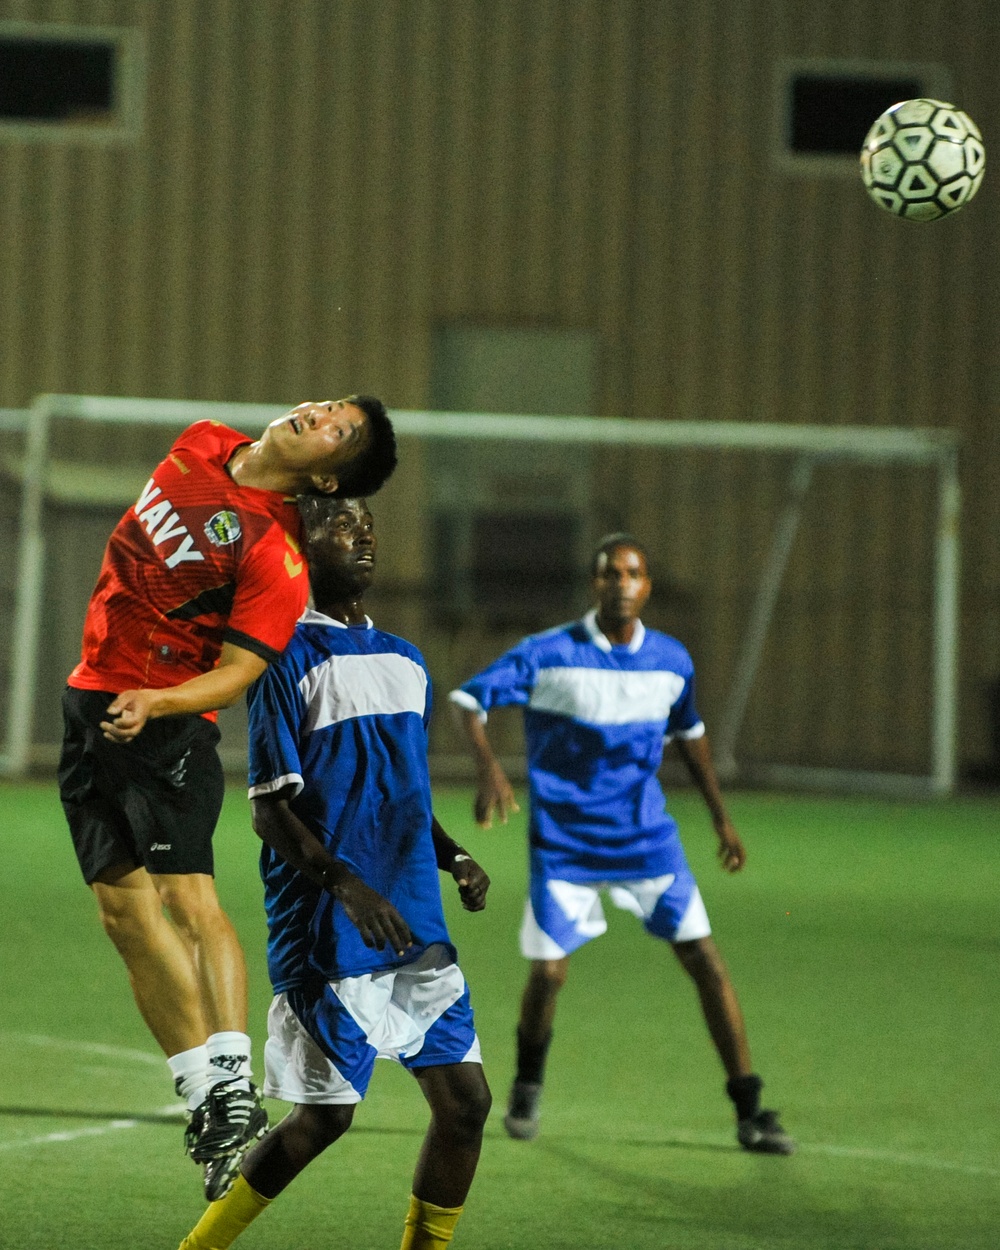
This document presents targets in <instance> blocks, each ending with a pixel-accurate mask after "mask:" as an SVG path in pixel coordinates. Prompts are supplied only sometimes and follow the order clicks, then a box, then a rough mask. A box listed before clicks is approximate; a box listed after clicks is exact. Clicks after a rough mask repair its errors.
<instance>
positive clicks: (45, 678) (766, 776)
mask: <svg viewBox="0 0 1000 1250" xmlns="http://www.w3.org/2000/svg"><path fill="white" fill-rule="evenodd" d="M281 411H282V409H280V408H278V407H275V406H271V405H257V404H222V403H193V402H185V401H174V400H171V401H167V400H154V399H122V398H106V397H98V396H72V395H44V396H40V397H39V398H38V399H37V400H36V401H35V403H34V404H33V406H32V407H31V409H29V410H27V411H26V412H24V413H10V412H8V413H6V414H5V415H4V416H3V420H0V474H2V480H3V481H4V484H5V485H4V490H3V503H2V508H3V511H4V518H5V520H6V522H7V525H8V533H14V534H16V536H17V539H16V543H13V544H10V545H9V547H8V549H7V551H6V553H5V554H4V555H3V556H2V557H0V576H2V578H3V584H4V586H5V588H6V589H5V594H4V597H3V598H4V601H3V603H2V604H0V612H2V613H3V614H4V615H5V617H6V622H5V623H6V629H5V633H6V634H7V636H8V637H9V639H10V646H9V649H8V652H7V654H6V655H5V656H4V657H3V664H4V666H5V672H4V673H3V674H2V676H3V678H4V682H3V695H2V697H0V705H2V706H0V710H2V714H3V717H4V722H5V725H6V735H5V745H4V751H3V755H2V757H0V767H2V771H3V772H4V773H6V774H8V775H18V774H22V773H24V772H26V771H27V770H29V769H30V768H38V767H45V768H48V767H51V765H52V764H53V762H54V760H55V759H56V758H57V754H58V744H59V739H60V721H59V696H60V693H61V689H62V686H63V684H64V681H65V677H66V674H67V673H68V672H69V670H70V669H71V668H72V667H73V665H74V664H75V662H76V660H77V658H78V653H79V638H80V628H81V624H82V620H83V613H84V610H85V606H86V602H87V598H88V596H89V594H90V591H91V589H92V587H93V584H94V581H95V579H96V575H97V570H98V567H99V565H100V560H101V554H102V552H103V547H104V543H105V541H106V539H107V536H108V534H109V532H110V530H111V528H112V527H113V526H114V524H115V522H116V521H117V519H118V518H119V517H120V516H121V514H122V513H123V512H124V510H125V509H126V508H127V507H129V506H131V505H132V504H133V503H134V501H135V500H136V499H137V498H138V496H139V494H140V492H141V490H142V487H143V485H144V483H145V481H146V480H147V478H148V476H149V472H150V469H151V468H152V466H153V465H154V464H155V463H156V462H157V461H158V460H159V459H160V458H161V457H162V455H163V454H164V452H165V451H166V449H167V447H168V446H169V445H170V443H171V442H172V441H173V439H174V438H175V437H176V435H177V434H178V432H179V431H180V429H182V428H183V427H184V426H186V425H188V424H190V423H191V422H193V421H198V420H202V419H205V418H208V419H212V420H219V421H224V422H225V423H227V424H229V425H232V426H235V427H236V428H238V429H241V430H244V431H246V433H248V434H250V435H256V434H257V433H259V432H260V430H262V429H263V428H264V426H265V425H266V424H267V422H268V421H270V420H272V419H273V418H274V417H275V416H277V415H279V414H280V412H281ZM0 415H2V414H0ZM392 416H393V420H394V423H395V426H396V430H397V433H398V435H399V441H400V468H399V470H398V471H397V473H396V474H395V476H394V477H393V478H392V479H391V481H390V482H389V483H388V484H387V485H386V487H385V488H384V489H383V491H382V492H381V493H380V494H379V495H378V496H377V498H376V499H375V500H374V501H373V511H374V512H375V516H376V523H377V528H378V533H379V538H380V552H379V573H378V576H377V578H376V582H375V586H374V587H373V590H372V592H371V593H370V597H369V598H370V603H369V608H370V612H371V615H372V616H373V617H374V618H375V619H376V621H377V623H378V624H379V625H380V626H381V627H383V628H386V629H390V630H392V631H394V632H397V633H401V634H403V635H405V636H407V637H409V638H411V639H412V640H413V641H415V642H416V643H417V644H418V645H419V646H420V647H421V649H422V650H423V651H424V654H425V656H426V657H427V660H428V664H429V666H430V669H431V673H432V675H433V677H434V681H435V689H436V691H437V705H438V708H439V714H438V715H437V716H436V717H435V718H434V723H433V727H432V735H431V751H432V768H433V770H434V772H435V774H436V776H438V777H439V778H445V777H456V778H457V777H459V776H461V775H463V768H464V767H465V757H464V755H463V754H462V752H461V744H460V742H459V740H458V739H457V737H456V736H455V734H454V729H453V726H452V725H451V723H450V718H449V717H448V716H446V715H443V714H442V713H441V711H440V709H441V708H442V707H443V704H444V696H445V694H446V692H447V691H448V690H449V689H450V688H452V687H453V686H455V685H457V684H459V683H460V682H461V681H463V680H465V679H466V678H467V677H468V676H470V675H471V674H472V673H473V672H475V671H476V670H477V669H478V668H480V667H482V666H483V665H484V664H486V663H487V662H489V660H491V659H493V658H494V657H495V656H496V655H497V654H499V653H500V651H502V650H503V649H505V648H506V647H507V646H509V645H511V644H512V643H513V642H514V641H515V640H516V639H517V638H519V637H521V636H522V635H524V634H526V633H529V632H533V631H536V630H539V629H544V628H547V627H549V626H551V625H554V624H557V623H559V622H561V621H564V620H567V619H570V618H571V617H572V616H574V615H576V614H578V613H580V612H582V611H583V610H584V609H585V608H586V607H587V606H588V597H587V578H586V571H587V564H588V558H589V553H590V551H591V550H592V548H593V546H594V544H595V543H596V541H597V540H598V539H599V538H600V537H601V536H602V535H604V534H605V533H607V532H608V531H617V530H629V531H631V532H633V533H634V534H636V535H637V537H639V538H640V539H641V540H642V541H643V542H644V544H645V545H646V546H647V547H648V548H649V549H650V551H651V553H652V566H653V576H654V594H653V599H652V600H651V602H650V605H649V607H648V609H647V611H646V612H645V613H644V619H645V620H646V622H647V624H650V625H653V626H655V627H657V628H661V629H664V630H665V631H666V632H668V633H671V634H674V635H675V636H677V637H679V638H680V639H681V640H682V641H683V642H684V643H685V644H686V645H687V646H688V648H689V650H690V651H691V652H692V654H693V656H694V660H695V665H696V670H697V674H698V703H699V708H700V710H701V712H702V715H703V717H704V719H705V722H706V724H707V726H708V729H709V734H710V737H711V739H712V742H713V745H714V750H715V754H716V759H717V761H718V763H719V767H720V771H721V773H722V774H723V775H724V776H725V777H726V778H728V779H735V780H743V781H747V782H751V783H754V784H766V785H775V786H801V785H806V786H816V787H826V788H832V789H854V790H866V789H867V790H873V791H886V792H895V793H900V794H914V795H916V794H934V793H937V794H940V793H946V792H948V791H949V790H950V789H951V788H952V786H953V784H954V780H955V771H956V758H955V752H956V699H957V692H956V669H957V665H956V653H957V632H958V574H959V550H958V510H959V488H958V476H957V463H956V461H957V446H956V441H955V438H954V436H953V435H952V434H951V433H950V432H948V431H940V430H905V429H896V428H886V427H860V426H816V425H791V424H787V425H786V424H771V423H746V424H744V423H720V422H686V421H669V422H666V421H639V420H627V419H617V418H590V417H540V416H512V415H506V414H482V413H476V414H469V413H454V412H413V411H398V410H397V411H394V412H393V414H392ZM221 724H222V727H223V754H224V759H225V762H226V763H227V766H230V767H232V768H233V769H236V770H238V769H239V768H241V767H242V765H243V761H244V760H245V737H246V730H245V719H244V715H243V712H242V709H230V710H229V711H227V712H225V713H223V716H222V718H221ZM496 729H497V733H498V735H499V738H500V746H501V750H502V752H503V753H504V754H505V755H506V756H507V757H509V760H510V762H511V763H512V765H513V764H514V763H515V762H516V760H517V759H518V756H519V750H520V744H521V740H520V726H519V722H518V718H517V717H512V718H510V720H509V722H508V721H507V719H506V718H501V717H498V718H497V725H496ZM466 775H467V774H466Z"/></svg>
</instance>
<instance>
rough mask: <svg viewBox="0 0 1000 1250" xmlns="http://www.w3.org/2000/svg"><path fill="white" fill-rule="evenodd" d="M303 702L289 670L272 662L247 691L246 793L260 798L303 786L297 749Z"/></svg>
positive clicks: (300, 761) (297, 789)
mask: <svg viewBox="0 0 1000 1250" xmlns="http://www.w3.org/2000/svg"><path fill="white" fill-rule="evenodd" d="M305 712H306V702H305V699H304V698H303V697H302V693H301V691H300V690H299V688H298V686H297V685H296V683H295V680H294V678H293V676H292V674H291V673H290V672H289V671H288V670H287V669H286V668H284V667H282V666H281V665H272V666H271V667H270V668H268V669H267V671H266V672H265V673H264V674H263V676H261V677H258V679H257V680H256V681H255V682H254V683H253V685H252V686H251V687H250V689H249V690H248V691H247V715H248V726H247V730H248V736H249V744H250V771H249V783H250V788H249V796H250V798H252V799H254V798H261V797H263V796H264V795H268V794H275V793H276V792H277V791H279V790H283V789H284V788H285V787H286V786H288V785H291V786H294V787H295V789H294V793H293V795H292V797H293V798H294V797H295V795H298V794H299V793H300V792H301V790H302V787H303V784H304V782H303V778H302V759H301V756H300V753H299V741H300V732H299V731H300V728H301V725H302V720H303V717H304V716H305Z"/></svg>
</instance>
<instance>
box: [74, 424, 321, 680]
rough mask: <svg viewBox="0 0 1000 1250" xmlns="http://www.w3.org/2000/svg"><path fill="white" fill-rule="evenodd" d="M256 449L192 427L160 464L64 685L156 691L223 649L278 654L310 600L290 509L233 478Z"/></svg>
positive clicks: (114, 556) (110, 565)
mask: <svg viewBox="0 0 1000 1250" xmlns="http://www.w3.org/2000/svg"><path fill="white" fill-rule="evenodd" d="M251 441H252V440H251V439H249V438H247V436H246V435H245V434H240V433H238V431H236V430H231V429H229V428H228V426H225V425H220V424H219V423H218V422H216V421H198V422H197V423H196V424H195V425H192V426H189V427H188V429H186V430H185V431H184V433H183V434H182V435H181V436H180V438H179V439H178V440H177V441H176V442H175V443H174V445H173V447H172V448H171V449H170V452H169V454H168V455H167V457H166V459H165V460H163V461H162V462H161V463H160V464H159V465H157V467H156V469H155V470H154V471H153V476H152V477H151V478H150V479H149V481H148V482H147V483H146V486H145V488H144V489H143V492H142V494H141V495H140V496H139V498H138V500H137V501H136V503H135V505H134V506H133V507H131V508H130V509H129V510H128V512H126V514H125V515H124V516H123V517H122V519H121V520H120V521H119V522H118V524H117V526H116V527H115V529H114V532H113V533H112V535H111V538H110V539H109V540H108V546H107V550H106V551H105V553H104V562H103V564H102V565H101V573H100V576H99V578H98V580H97V586H96V588H95V590H94V593H93V595H92V596H91V600H90V605H89V607H88V608H87V618H86V621H85V623H84V628H83V655H82V658H81V660H80V663H79V664H78V665H77V666H76V668H75V669H74V670H73V672H72V673H71V674H70V676H69V684H70V685H71V686H78V687H80V688H81V689H83V690H107V691H110V692H111V693H112V694H119V693H120V692H121V691H123V690H136V689H141V688H143V687H146V688H148V689H152V690H158V689H163V688H164V687H166V686H176V685H178V684H179V683H180V682H183V681H187V680H188V678H190V677H196V676H198V674H199V673H206V672H208V671H209V670H210V669H212V668H214V667H215V665H216V663H217V661H218V659H219V654H220V652H221V650H222V644H223V642H231V643H234V644H235V645H236V646H238V647H244V648H245V649H246V650H247V651H252V652H254V654H255V655H259V656H260V657H261V658H262V659H264V660H267V661H268V662H271V661H273V660H276V659H277V658H278V656H279V655H280V654H281V652H282V651H283V650H284V648H285V645H286V643H287V642H288V640H289V638H290V637H291V636H292V631H293V630H294V628H295V622H296V621H297V620H298V618H299V616H301V614H302V611H303V609H304V608H305V606H306V601H307V598H308V594H309V585H308V583H309V578H308V576H307V573H306V568H305V561H304V560H303V558H302V555H301V538H302V531H301V523H300V520H299V513H298V508H297V507H296V504H295V500H294V499H289V498H287V497H286V496H285V495H283V494H282V493H281V492H279V491H273V490H259V489H257V488H256V487H253V486H237V484H236V483H235V482H234V481H233V479H232V478H231V477H230V476H229V474H228V472H227V471H226V464H227V463H228V461H229V460H230V459H231V457H232V455H233V453H234V452H235V451H236V449H237V448H238V447H242V446H244V445H245V444H247V443H249V442H251Z"/></svg>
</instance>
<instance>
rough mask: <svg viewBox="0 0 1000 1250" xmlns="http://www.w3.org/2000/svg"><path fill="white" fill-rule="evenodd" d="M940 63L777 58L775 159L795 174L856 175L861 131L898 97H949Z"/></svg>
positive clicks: (947, 79) (947, 81)
mask: <svg viewBox="0 0 1000 1250" xmlns="http://www.w3.org/2000/svg"><path fill="white" fill-rule="evenodd" d="M950 92H951V83H950V80H949V74H948V71H947V69H946V67H945V66H943V65H934V64H925V63H918V64H914V63H905V62H884V61H858V60H842V61H841V60H789V61H782V62H780V63H779V65H778V67H777V72H776V75H775V133H776V144H775V159H776V162H777V164H779V165H780V166H781V167H782V168H784V169H786V170H788V171H790V172H796V173H820V174H832V175H835V176H836V175H840V174H849V175H851V176H854V175H856V173H857V165H858V155H859V153H860V151H861V145H862V143H863V142H864V138H865V135H866V134H867V133H868V131H869V129H870V127H871V125H872V123H873V122H874V121H875V119H876V118H877V117H879V116H880V115H881V114H882V113H884V112H885V110H886V109H887V108H889V107H890V106H891V105H893V104H898V103H899V102H900V101H901V100H912V99H914V98H915V97H917V96H931V97H932V98H934V99H938V100H947V99H949V98H950Z"/></svg>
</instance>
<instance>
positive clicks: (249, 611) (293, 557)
mask: <svg viewBox="0 0 1000 1250" xmlns="http://www.w3.org/2000/svg"><path fill="white" fill-rule="evenodd" d="M308 598H309V577H308V574H307V572H306V562H305V560H304V558H303V557H302V555H301V554H300V553H299V550H298V545H297V544H295V543H294V540H292V539H291V538H290V536H289V535H287V534H285V533H284V531H283V530H282V529H281V527H280V526H279V525H277V524H275V525H274V526H273V528H272V529H271V530H270V531H269V532H268V534H267V535H266V536H265V537H264V538H262V539H261V540H260V541H259V542H257V543H255V544H254V545H253V546H252V547H251V548H250V550H249V551H248V552H247V554H246V557H245V558H244V559H243V561H242V563H241V564H240V569H239V576H238V577H237V581H236V593H235V595H234V597H233V607H232V611H231V612H230V614H229V620H228V622H227V624H226V628H225V631H224V633H223V639H224V641H225V642H231V643H233V644H234V645H235V646H237V647H243V648H245V649H246V650H247V651H252V652H253V653H254V655H259V656H260V658H261V659H262V660H266V661H267V662H268V664H273V663H274V661H275V660H277V658H278V657H279V656H280V655H281V653H282V651H284V649H285V647H286V646H287V645H288V640H289V638H291V636H292V632H293V630H294V629H295V622H296V621H297V620H298V619H299V617H300V616H301V615H302V613H303V612H304V611H305V607H306V603H307V602H308Z"/></svg>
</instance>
